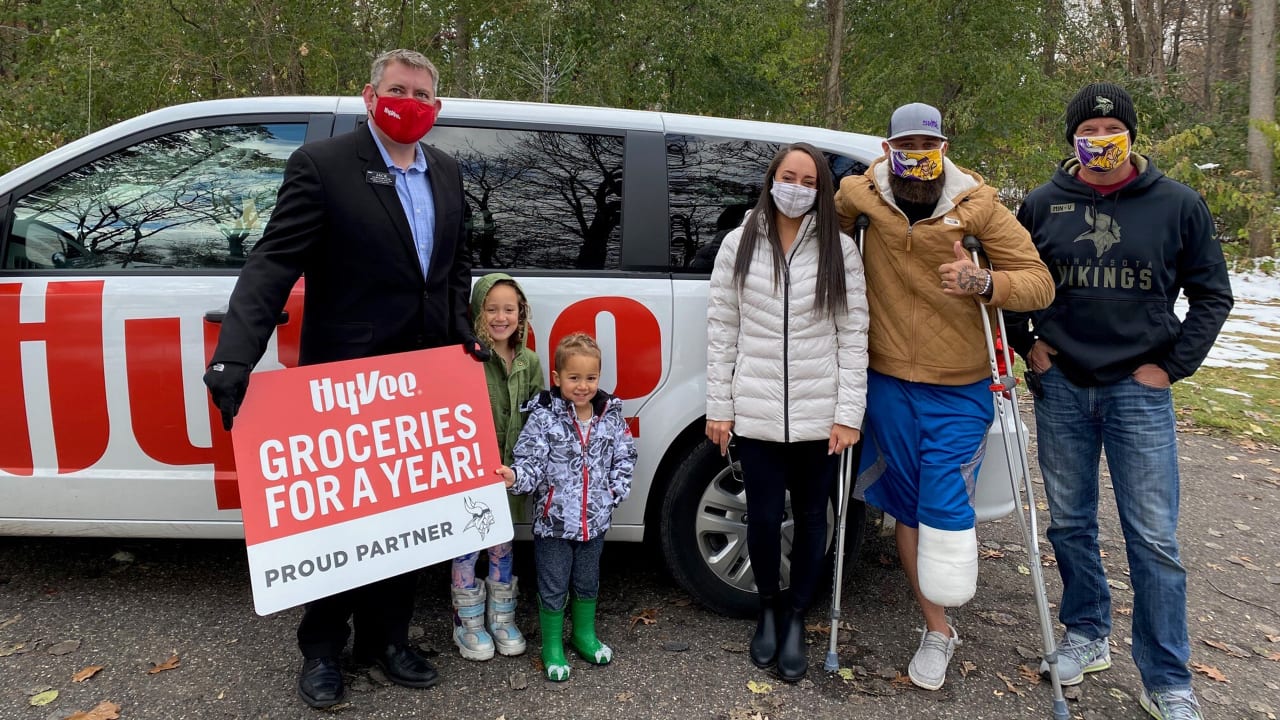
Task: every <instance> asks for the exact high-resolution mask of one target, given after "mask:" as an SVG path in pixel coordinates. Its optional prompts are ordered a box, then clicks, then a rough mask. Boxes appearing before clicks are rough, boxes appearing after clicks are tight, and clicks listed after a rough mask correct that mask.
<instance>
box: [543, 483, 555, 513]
mask: <svg viewBox="0 0 1280 720" xmlns="http://www.w3.org/2000/svg"><path fill="white" fill-rule="evenodd" d="M555 494H556V486H555V485H552V486H551V487H548V488H547V501H546V502H545V503H543V505H542V517H544V518H550V517H551V498H552V497H554V496H555Z"/></svg>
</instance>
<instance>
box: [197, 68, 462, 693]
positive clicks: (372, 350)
mask: <svg viewBox="0 0 1280 720" xmlns="http://www.w3.org/2000/svg"><path fill="white" fill-rule="evenodd" d="M438 79H439V74H438V72H437V71H436V68H435V66H433V65H432V64H431V62H430V61H429V60H427V58H426V57H424V56H423V55H421V54H420V53H417V52H413V51H410V50H392V51H390V52H387V53H383V54H382V55H380V56H379V57H378V58H377V59H376V60H375V61H374V63H373V71H372V74H371V78H370V82H369V84H368V85H365V87H364V93H363V96H364V101H365V106H366V108H367V110H368V113H369V119H370V122H369V123H368V125H367V127H362V128H357V129H356V130H355V131H354V132H352V133H349V134H347V135H342V136H339V137H334V138H330V139H327V140H321V141H319V142H315V143H309V144H306V145H303V146H302V147H300V148H298V150H296V151H295V152H294V153H293V155H292V156H291V157H290V158H289V162H288V164H287V166H286V167H285V175H284V184H283V185H282V186H281V187H280V193H279V197H278V199H277V202H276V207H275V210H274V212H273V213H272V216H271V221H270V222H269V223H267V227H266V229H265V230H264V231H263V234H262V239H261V240H259V241H258V243H257V245H256V246H255V247H254V249H253V251H252V252H251V253H250V254H249V258H248V261H247V262H246V263H245V266H244V269H243V270H242V271H241V272H240V277H239V279H238V281H237V282H236V287H235V290H234V291H233V292H232V294H231V301H230V304H229V305H228V308H227V314H226V317H225V319H224V320H223V323H222V331H221V335H220V337H219V338H218V347H217V349H216V350H214V353H213V359H212V362H211V363H210V365H209V369H208V372H206V373H205V377H204V381H205V384H206V385H208V387H209V392H210V393H211V395H212V396H213V400H214V403H215V404H216V405H217V406H218V408H219V409H220V410H221V412H222V422H223V425H224V426H225V427H226V428H227V429H228V430H230V429H231V424H232V419H233V418H234V416H235V414H236V412H237V411H238V410H239V408H240V403H241V401H242V400H243V399H244V395H245V390H246V389H247V388H248V384H249V371H250V370H251V369H252V367H253V365H254V364H255V363H257V362H258V359H259V358H261V357H262V353H263V352H264V350H265V349H266V345H267V341H268V340H269V339H270V337H271V333H272V331H273V330H274V328H275V325H276V318H277V317H278V316H279V313H280V311H281V309H282V308H283V307H284V304H285V301H286V299H287V298H288V295H289V291H290V289H291V288H292V287H293V286H294V284H295V283H296V282H297V280H298V277H299V276H300V275H302V274H304V273H305V274H306V290H305V295H304V300H303V307H304V312H303V321H302V339H301V346H300V352H299V362H300V363H301V364H303V365H309V364H314V363H322V362H332V361H338V360H349V359H353V358H363V357H370V356H376V355H385V354H388V353H396V352H405V351H410V350H419V349H423V348H432V347H441V346H445V345H452V344H458V343H462V344H463V347H464V348H465V349H466V350H467V351H468V352H470V353H471V354H472V355H474V356H482V355H485V354H486V353H485V352H484V350H483V349H482V348H481V346H480V345H479V344H478V343H476V341H475V338H474V337H473V336H472V333H471V329H470V322H469V318H468V307H469V298H468V296H469V294H470V289H471V257H470V249H469V248H468V247H467V242H466V230H465V223H466V221H467V216H468V210H467V206H466V203H465V201H464V199H463V194H462V175H461V173H460V172H459V169H458V165H457V163H456V162H455V161H454V159H453V158H452V157H451V156H449V155H447V154H445V153H443V152H441V151H439V150H437V149H435V148H433V147H431V146H429V145H426V144H423V143H421V142H420V140H421V139H422V138H423V136H424V135H426V133H427V131H428V130H430V129H431V126H432V124H433V123H434V121H435V117H436V113H437V112H438V111H439V109H440V100H439V99H438V98H437V97H436V89H437V83H438ZM477 359H479V358H477ZM415 584H416V583H415V576H414V574H413V573H406V574H404V575H400V576H397V577H393V578H388V579H386V580H380V581H377V582H374V583H371V584H369V585H366V586H364V587H360V588H356V589H354V590H348V591H345V592H341V593H338V594H337V595H332V596H330V597H326V598H322V599H320V600H316V601H314V602H310V603H307V606H306V611H305V612H304V614H303V616H302V623H301V624H300V625H299V626H298V647H299V648H300V649H301V650H302V655H303V657H304V658H305V661H304V663H303V665H302V670H301V672H300V674H299V677H298V692H299V694H300V695H301V697H302V699H303V700H304V701H305V702H306V703H307V704H308V705H310V706H311V707H315V708H324V707H329V706H331V705H335V704H337V703H338V702H341V701H342V699H343V697H344V688H343V680H342V671H341V669H340V667H339V664H338V656H339V655H340V654H341V653H342V651H343V649H344V648H345V647H346V643H347V638H348V636H350V635H351V627H350V626H349V625H348V620H349V619H352V620H354V625H355V644H354V646H353V653H352V654H353V657H354V658H355V660H356V661H357V662H372V663H375V664H377V665H378V666H379V667H381V668H382V669H383V671H384V672H385V673H386V675H387V678H388V679H390V680H391V681H392V682H395V683H398V684H400V685H407V686H410V687H429V686H431V685H434V684H435V683H436V681H437V680H438V675H437V673H436V670H435V668H433V667H432V666H431V665H430V664H429V663H428V662H427V661H426V659H424V658H423V657H422V656H421V655H419V654H418V653H417V651H415V650H414V649H413V648H411V647H410V646H409V645H408V629H409V620H410V618H411V617H412V615H413V595H414V589H415Z"/></svg>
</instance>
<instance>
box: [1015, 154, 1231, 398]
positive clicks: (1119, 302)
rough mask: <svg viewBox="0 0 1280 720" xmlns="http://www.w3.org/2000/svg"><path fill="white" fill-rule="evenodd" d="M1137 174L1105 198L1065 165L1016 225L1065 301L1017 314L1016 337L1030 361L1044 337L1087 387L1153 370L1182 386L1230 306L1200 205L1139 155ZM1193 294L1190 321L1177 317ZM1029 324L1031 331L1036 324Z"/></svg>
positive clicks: (1218, 250)
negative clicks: (1180, 302) (1143, 368)
mask: <svg viewBox="0 0 1280 720" xmlns="http://www.w3.org/2000/svg"><path fill="white" fill-rule="evenodd" d="M1133 164H1134V166H1135V167H1136V168H1137V169H1138V177H1137V178H1135V179H1134V180H1133V182H1131V183H1129V184H1128V185H1126V186H1124V187H1123V188H1121V189H1119V190H1117V191H1115V192H1112V193H1109V194H1107V195H1099V194H1098V193H1097V192H1096V191H1095V190H1094V189H1093V188H1091V187H1089V186H1088V185H1086V184H1084V183H1083V182H1081V181H1080V180H1079V179H1077V178H1076V173H1077V172H1079V170H1080V163H1079V161H1077V160H1076V159H1075V158H1069V159H1067V160H1064V161H1063V162H1062V164H1061V165H1060V166H1059V167H1058V170H1057V172H1055V173H1054V176H1053V179H1052V180H1050V181H1049V182H1047V183H1045V184H1044V185H1041V186H1040V187H1038V188H1036V189H1035V190H1033V191H1032V192H1031V194H1029V195H1027V197H1026V199H1025V200H1024V201H1023V203H1022V207H1021V208H1019V209H1018V221H1019V222H1021V223H1022V225H1023V226H1024V227H1026V228H1027V230H1028V231H1029V232H1030V233H1031V239H1032V240H1034V241H1035V244H1036V248H1037V249H1038V250H1039V251H1040V257H1041V259H1043V260H1044V262H1045V264H1046V265H1048V266H1049V272H1050V273H1051V274H1052V275H1053V278H1054V285H1055V287H1056V290H1057V294H1056V296H1055V297H1054V300H1053V304H1052V305H1050V306H1049V307H1047V308H1045V309H1044V310H1039V311H1037V312H1034V313H1027V314H1016V315H1015V314H1011V315H1010V325H1009V340H1010V343H1011V346H1012V347H1013V348H1014V349H1015V350H1016V351H1017V352H1018V353H1019V354H1020V355H1022V356H1023V357H1024V358H1025V357H1026V355H1027V353H1028V352H1029V351H1030V350H1031V346H1032V345H1033V344H1034V343H1035V340H1036V338H1040V339H1042V340H1044V341H1045V342H1046V343H1048V344H1049V345H1050V346H1051V347H1053V348H1054V349H1056V350H1057V351H1058V354H1057V355H1055V356H1053V362H1054V364H1055V365H1056V366H1057V367H1058V368H1059V369H1060V370H1062V373H1063V374H1064V375H1066V377H1067V379H1068V380H1070V381H1071V382H1072V383H1074V384H1076V385H1080V386H1095V385H1104V384H1109V383H1113V382H1116V381H1118V380H1121V379H1123V378H1125V377H1127V376H1129V375H1131V374H1132V373H1133V371H1134V370H1135V369H1137V367H1138V366H1139V365H1143V364H1146V363H1154V364H1155V365H1158V366H1159V367H1161V368H1163V369H1164V371H1165V372H1167V373H1169V380H1170V381H1171V382H1172V381H1176V380H1181V379H1182V378H1185V377H1188V376H1190V375H1191V374H1192V373H1194V372H1195V371H1196V368H1198V367H1200V363H1201V362H1203V361H1204V358H1205V356H1206V355H1208V354H1209V349H1210V348H1211V347H1213V342H1214V340H1215V338H1217V336H1218V331H1219V330H1220V329H1221V328H1222V324H1223V323H1224V322H1226V319H1227V314H1228V313H1229V312H1230V311H1231V305H1232V297H1231V283H1230V280H1229V279H1228V277H1227V266H1226V261H1225V260H1224V259H1223V256H1222V247H1221V245H1220V244H1219V243H1218V239H1217V235H1216V230H1215V228H1214V224H1213V217H1212V216H1211V215H1210V214H1209V208H1208V207H1207V206H1206V205H1205V203H1204V199H1203V198H1201V197H1200V195H1199V194H1198V193H1197V192H1196V191H1195V190H1192V189H1191V188H1189V187H1187V186H1186V185H1183V184H1182V183H1180V182H1178V181H1176V180H1173V179H1171V178H1168V177H1166V176H1165V174H1164V173H1162V172H1160V170H1158V169H1157V168H1156V166H1155V163H1154V162H1151V161H1150V160H1149V159H1148V158H1145V157H1143V156H1141V155H1137V154H1134V155H1133ZM1180 291H1185V292H1186V294H1187V300H1188V301H1189V303H1190V308H1189V310H1188V311H1187V315H1186V319H1185V320H1181V321H1180V320H1179V319H1178V317H1177V316H1176V315H1175V314H1174V312H1173V304H1174V301H1175V300H1177V298H1178V293H1179V292H1180ZM1028 320H1029V321H1030V325H1029V326H1028Z"/></svg>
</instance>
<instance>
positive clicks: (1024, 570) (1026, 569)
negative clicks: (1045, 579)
mask: <svg viewBox="0 0 1280 720" xmlns="http://www.w3.org/2000/svg"><path fill="white" fill-rule="evenodd" d="M1018 572H1019V573H1021V574H1022V575H1030V574H1031V568H1029V567H1027V566H1026V565H1019V566H1018Z"/></svg>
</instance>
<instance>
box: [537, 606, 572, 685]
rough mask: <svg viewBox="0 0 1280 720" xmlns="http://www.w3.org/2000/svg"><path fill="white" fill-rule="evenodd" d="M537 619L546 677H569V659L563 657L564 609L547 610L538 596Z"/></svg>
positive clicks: (558, 679) (560, 678) (557, 679)
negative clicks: (540, 632) (540, 631)
mask: <svg viewBox="0 0 1280 720" xmlns="http://www.w3.org/2000/svg"><path fill="white" fill-rule="evenodd" d="M538 621H539V624H540V625H541V627H542V665H543V667H545V668H546V672H547V679H548V680H554V681H556V682H564V681H565V680H568V679H569V661H568V660H566V659H565V657H564V610H563V609H561V610H554V611H552V610H548V609H547V608H546V607H545V606H543V604H542V598H538Z"/></svg>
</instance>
